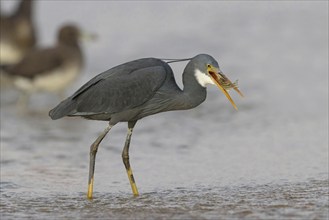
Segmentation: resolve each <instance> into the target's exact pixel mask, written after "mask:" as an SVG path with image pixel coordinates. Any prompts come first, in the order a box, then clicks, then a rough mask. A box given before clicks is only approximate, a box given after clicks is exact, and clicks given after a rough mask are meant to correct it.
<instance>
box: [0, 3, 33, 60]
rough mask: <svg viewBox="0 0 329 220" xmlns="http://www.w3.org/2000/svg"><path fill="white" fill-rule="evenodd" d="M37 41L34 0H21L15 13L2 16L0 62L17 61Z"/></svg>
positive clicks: (0, 17) (0, 24) (0, 19)
mask: <svg viewBox="0 0 329 220" xmlns="http://www.w3.org/2000/svg"><path fill="white" fill-rule="evenodd" d="M35 43H36V28H35V25H34V22H33V0H21V2H20V3H19V5H18V7H17V9H16V10H15V11H14V12H13V14H11V15H7V16H6V15H2V14H1V16H0V64H1V65H7V64H14V63H17V62H18V61H19V60H20V59H21V58H22V57H23V56H24V55H25V54H26V53H27V52H28V51H29V50H30V49H31V48H33V47H34V46H35Z"/></svg>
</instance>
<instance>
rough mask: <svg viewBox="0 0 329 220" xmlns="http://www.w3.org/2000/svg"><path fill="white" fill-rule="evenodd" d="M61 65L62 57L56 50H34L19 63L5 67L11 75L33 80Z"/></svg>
mask: <svg viewBox="0 0 329 220" xmlns="http://www.w3.org/2000/svg"><path fill="white" fill-rule="evenodd" d="M62 64H63V57H62V56H61V54H60V52H59V51H58V50H57V48H49V49H35V50H32V51H31V52H29V53H28V54H27V55H26V56H25V57H24V58H23V59H22V60H21V61H20V62H19V63H17V64H15V65H11V66H8V67H6V69H5V71H6V72H8V73H10V74H12V75H19V76H24V77H27V78H33V77H35V76H36V75H40V74H47V73H49V72H51V71H53V70H55V69H56V68H58V67H60V66H61V65H62Z"/></svg>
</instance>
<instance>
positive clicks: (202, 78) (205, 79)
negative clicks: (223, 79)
mask: <svg viewBox="0 0 329 220" xmlns="http://www.w3.org/2000/svg"><path fill="white" fill-rule="evenodd" d="M194 76H195V78H196V80H197V81H198V83H199V84H200V85H201V86H202V87H206V85H207V84H213V85H214V84H215V83H214V82H213V81H212V79H211V78H210V77H209V76H208V75H207V74H206V73H204V72H201V71H200V70H198V69H196V70H195V73H194Z"/></svg>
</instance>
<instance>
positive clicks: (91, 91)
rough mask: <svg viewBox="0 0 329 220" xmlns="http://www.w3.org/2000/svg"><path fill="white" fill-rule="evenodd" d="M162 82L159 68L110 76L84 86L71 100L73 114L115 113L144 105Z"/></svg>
mask: <svg viewBox="0 0 329 220" xmlns="http://www.w3.org/2000/svg"><path fill="white" fill-rule="evenodd" d="M124 70H126V69H124ZM119 72H120V71H119ZM165 79H166V70H165V68H164V67H163V66H161V65H157V66H149V67H144V68H139V69H136V70H133V71H131V72H129V71H128V73H127V72H126V71H123V72H122V73H121V74H118V72H116V73H113V72H112V73H111V74H105V75H103V76H102V77H98V78H97V77H96V78H94V80H91V81H90V82H89V83H87V84H85V85H84V86H83V87H82V88H81V89H79V90H78V91H77V92H76V93H75V94H74V95H73V96H72V99H73V100H74V101H75V102H76V112H77V113H86V114H101V113H108V114H112V113H117V112H121V111H124V110H128V109H132V108H134V107H137V106H140V105H142V104H143V103H145V102H146V101H147V100H149V99H150V98H152V97H153V95H154V94H155V92H156V91H157V90H158V89H159V88H160V87H161V85H162V84H163V83H164V81H165ZM80 115H81V114H80Z"/></svg>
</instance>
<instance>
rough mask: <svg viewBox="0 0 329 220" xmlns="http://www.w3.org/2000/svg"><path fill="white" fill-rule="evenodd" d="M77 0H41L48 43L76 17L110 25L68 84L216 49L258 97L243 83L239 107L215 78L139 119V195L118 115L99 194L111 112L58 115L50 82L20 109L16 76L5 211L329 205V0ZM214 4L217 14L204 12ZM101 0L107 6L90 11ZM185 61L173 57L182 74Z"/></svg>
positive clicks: (283, 209) (211, 214)
mask: <svg viewBox="0 0 329 220" xmlns="http://www.w3.org/2000/svg"><path fill="white" fill-rule="evenodd" d="M76 2H77V1H73V2H69V3H65V7H63V6H62V4H64V3H63V2H61V4H60V3H58V2H56V1H40V2H38V8H37V9H38V14H37V15H38V18H39V19H38V22H39V24H40V27H43V29H41V30H40V31H41V33H40V34H41V36H42V39H41V40H42V42H43V43H45V44H47V43H48V42H49V43H50V42H52V39H53V36H52V34H53V32H51V31H49V30H50V27H53V28H54V30H55V27H57V25H58V24H59V23H60V22H62V21H65V20H68V19H75V21H76V22H77V23H79V22H85V23H84V24H83V25H82V26H83V27H85V28H86V29H90V30H91V31H95V32H96V33H98V34H99V36H100V38H99V41H98V42H94V43H88V44H86V45H84V46H85V52H86V61H87V63H86V68H85V71H84V74H83V75H82V76H81V78H80V79H79V80H78V82H77V83H76V84H75V85H73V86H72V87H71V88H69V89H68V94H70V93H71V92H72V91H74V90H76V89H77V88H78V87H79V86H80V85H81V84H82V83H83V82H85V81H86V80H88V79H89V78H91V77H92V76H93V75H94V74H96V73H99V72H101V71H103V70H105V69H107V68H109V67H111V66H113V65H115V64H118V63H122V62H124V61H127V60H131V59H135V58H139V57H145V56H157V57H170V58H176V57H187V56H191V55H195V54H196V53H199V52H207V53H210V54H212V55H213V56H214V57H216V58H217V57H219V60H220V65H221V68H222V70H223V72H224V73H225V74H226V75H227V76H229V77H230V78H231V79H232V80H235V79H236V78H239V82H240V89H241V91H242V92H244V94H245V96H246V98H244V99H240V98H239V97H238V96H237V95H236V94H234V93H232V96H233V99H234V100H235V102H236V103H237V106H238V107H239V111H238V112H236V111H235V110H234V109H233V108H232V106H230V104H229V103H228V101H227V100H225V97H224V96H223V95H222V94H221V93H220V92H219V91H218V90H217V89H216V88H215V87H214V88H209V89H208V97H207V100H206V101H205V103H203V104H202V105H201V106H199V107H197V108H196V109H193V110H190V111H184V112H168V113H163V114H159V115H156V116H151V117H148V118H145V119H143V120H141V121H139V122H138V123H137V125H136V129H135V130H134V134H133V137H132V143H131V150H130V157H131V158H130V159H131V166H132V168H133V171H134V176H135V179H136V183H137V186H138V189H139V192H140V196H139V197H136V198H135V197H133V196H132V193H131V189H130V185H129V182H128V178H127V176H126V173H125V169H124V165H123V163H122V161H121V150H122V148H123V144H124V139H125V135H126V124H118V125H116V126H115V127H114V128H113V129H112V130H111V131H110V133H109V135H108V136H107V137H106V138H105V139H104V140H103V142H102V144H101V146H100V148H99V152H98V154H97V160H96V171H95V186H94V190H95V193H94V199H93V200H92V201H89V200H87V199H86V190H87V177H88V164H89V161H88V160H89V158H88V156H89V145H90V144H91V143H92V142H93V141H94V139H95V138H96V137H97V135H98V134H99V133H100V132H101V131H102V130H103V129H104V128H105V127H106V122H95V121H86V120H82V119H78V118H76V119H73V118H66V119H61V120H58V121H52V120H50V118H49V117H48V116H47V111H48V110H49V109H50V108H51V107H52V106H54V105H56V104H57V102H59V99H58V98H57V97H56V96H54V95H50V94H39V95H36V96H34V97H32V98H31V100H30V104H29V112H20V111H19V110H18V109H17V108H16V106H15V100H16V99H17V96H18V93H17V92H16V91H14V90H10V89H9V90H8V89H6V90H5V89H2V90H1V109H0V110H1V112H0V114H1V115H0V116H1V133H0V135H1V136H0V137H1V181H0V183H1V184H0V193H1V197H0V200H1V201H0V210H1V219H20V218H30V219H85V218H99V219H104V218H111V219H143V218H146V219H153V218H157V219H168V218H171V219H328V217H329V216H328V212H329V201H328V200H329V189H328V188H329V186H328V184H329V182H328V181H329V178H328V49H327V48H328V41H327V39H328V21H327V18H328V11H327V6H328V3H327V2H316V3H309V2H248V4H247V3H241V2H207V3H208V5H207V7H206V6H205V5H204V4H203V3H202V2H196V3H190V4H187V3H186V2H180V3H177V5H175V6H174V5H173V4H172V3H171V2H162V3H154V2H153V3H152V2H143V3H140V2H139V3H131V2H124V3H120V2H111V1H109V2H106V1H96V2H94V3H90V2H88V1H83V2H79V10H78V9H76V7H75V6H76V4H77V3H76ZM1 3H2V4H3V5H4V6H6V7H7V6H8V7H9V6H10V2H3V1H1ZM186 4H187V5H186ZM127 6H129V7H127ZM182 7H183V8H184V9H185V10H182ZM73 9H74V10H73ZM123 9H125V10H123ZM200 10H207V13H208V14H207V15H204V16H200V17H196V16H195V14H198V12H199V11H200ZM89 11H96V12H98V13H95V15H94V16H93V19H87V18H86V16H85V15H86V13H87V12H89ZM55 12H56V13H62V14H61V16H58V15H57V14H55ZM122 14H123V15H125V16H122ZM46 15H47V16H48V18H49V19H41V18H44V17H45V16H46ZM55 15H56V16H55ZM68 15H70V17H68ZM149 17H152V18H154V19H149ZM55 18H57V19H55ZM214 18H217V19H214ZM119 21H120V22H119ZM168 22H169V23H170V25H166V24H168ZM120 24H121V25H120ZM182 24H184V25H182ZM102 25H103V26H102ZM159 25H160V26H161V28H159ZM208 25H210V28H208V27H209V26H208ZM144 26H147V27H148V28H146V29H145V31H144V32H143V33H144V35H138V34H137V33H138V32H139V31H140V29H141V28H142V27H144ZM195 26H197V27H207V28H206V33H208V31H210V30H211V31H212V32H211V33H209V35H207V34H204V31H201V33H200V31H196V30H195V28H194V27H195ZM108 27H111V28H108ZM213 27H216V28H213ZM198 30H200V28H198ZM120 33H126V34H120ZM213 34H214V35H215V37H216V39H214V37H213ZM132 36H133V37H132ZM154 39H156V42H155V43H154V42H153V40H154ZM119 40H120V41H119ZM116 41H118V42H125V43H124V44H119V43H113V42H116ZM172 45H177V47H173V46H172ZM132 48H133V49H132ZM109 51H110V52H109ZM184 65H185V64H184V63H183V64H174V65H173V68H174V70H175V71H176V78H177V81H178V83H180V72H181V71H182V68H183V66H184Z"/></svg>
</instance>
